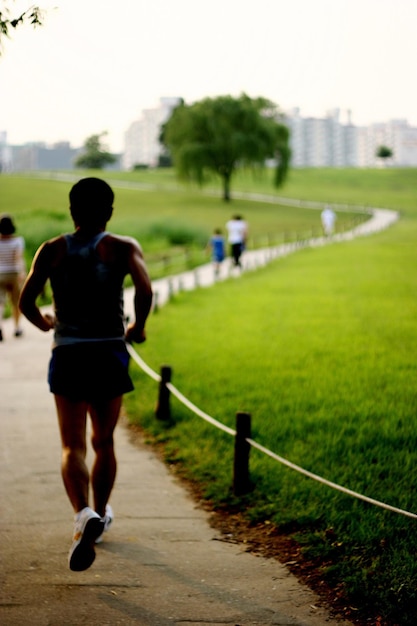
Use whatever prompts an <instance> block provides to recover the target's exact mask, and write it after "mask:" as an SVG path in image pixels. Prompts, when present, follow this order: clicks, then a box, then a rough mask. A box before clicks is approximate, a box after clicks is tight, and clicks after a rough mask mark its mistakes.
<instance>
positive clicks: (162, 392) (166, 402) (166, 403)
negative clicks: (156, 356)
mask: <svg viewBox="0 0 417 626" xmlns="http://www.w3.org/2000/svg"><path fill="white" fill-rule="evenodd" d="M171 375H172V369H171V368H170V366H169V365H163V366H162V367H161V380H160V382H159V395H158V403H157V406H156V410H155V415H156V417H157V418H158V419H160V420H164V421H169V420H170V419H171V406H170V395H171V392H170V390H169V389H168V387H167V383H170V382H171Z"/></svg>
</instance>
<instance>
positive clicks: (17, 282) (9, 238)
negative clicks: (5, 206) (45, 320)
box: [0, 215, 25, 341]
mask: <svg viewBox="0 0 417 626" xmlns="http://www.w3.org/2000/svg"><path fill="white" fill-rule="evenodd" d="M15 232H16V227H15V225H14V223H13V220H12V218H11V217H10V215H2V216H1V217H0V322H1V321H2V320H3V316H4V309H5V305H6V299H7V297H9V299H10V304H11V307H12V316H13V321H14V334H15V337H20V336H21V335H22V330H21V328H20V326H19V321H20V309H19V296H20V290H21V287H22V284H23V280H24V278H25V262H24V258H23V251H24V249H25V241H24V239H23V237H18V236H16V235H15V234H14V233H15ZM0 341H3V331H2V329H1V327H0Z"/></svg>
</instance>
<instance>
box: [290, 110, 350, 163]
mask: <svg viewBox="0 0 417 626" xmlns="http://www.w3.org/2000/svg"><path fill="white" fill-rule="evenodd" d="M339 118H340V111H339V109H334V110H333V111H329V112H328V114H327V115H326V117H324V118H316V117H301V115H300V110H299V109H298V108H296V109H293V110H292V111H290V112H289V113H287V114H286V116H285V123H286V125H287V126H288V128H289V129H290V146H291V152H292V159H291V163H292V165H293V167H354V166H355V165H356V159H357V155H356V130H357V129H356V127H355V126H353V124H352V122H351V116H350V112H348V116H347V122H346V123H345V124H342V123H341V122H340V119H339Z"/></svg>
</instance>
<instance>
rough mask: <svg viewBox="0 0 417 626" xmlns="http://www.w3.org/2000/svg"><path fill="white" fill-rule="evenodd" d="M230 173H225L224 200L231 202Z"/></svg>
mask: <svg viewBox="0 0 417 626" xmlns="http://www.w3.org/2000/svg"><path fill="white" fill-rule="evenodd" d="M230 178H231V176H230V174H229V173H226V174H223V200H224V201H225V202H230Z"/></svg>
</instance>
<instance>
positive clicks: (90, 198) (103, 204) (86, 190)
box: [69, 178, 114, 230]
mask: <svg viewBox="0 0 417 626" xmlns="http://www.w3.org/2000/svg"><path fill="white" fill-rule="evenodd" d="M69 198H70V211H71V216H72V219H73V220H74V224H75V225H76V226H79V227H80V228H85V229H88V230H91V229H97V228H104V227H105V225H106V224H107V222H108V221H109V219H110V217H111V215H112V213H113V201H114V193H113V190H112V188H111V187H110V185H108V184H107V183H106V182H105V181H104V180H102V179H101V178H82V179H81V180H79V181H78V183H75V185H74V186H73V187H72V189H71V191H70V194H69Z"/></svg>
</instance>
